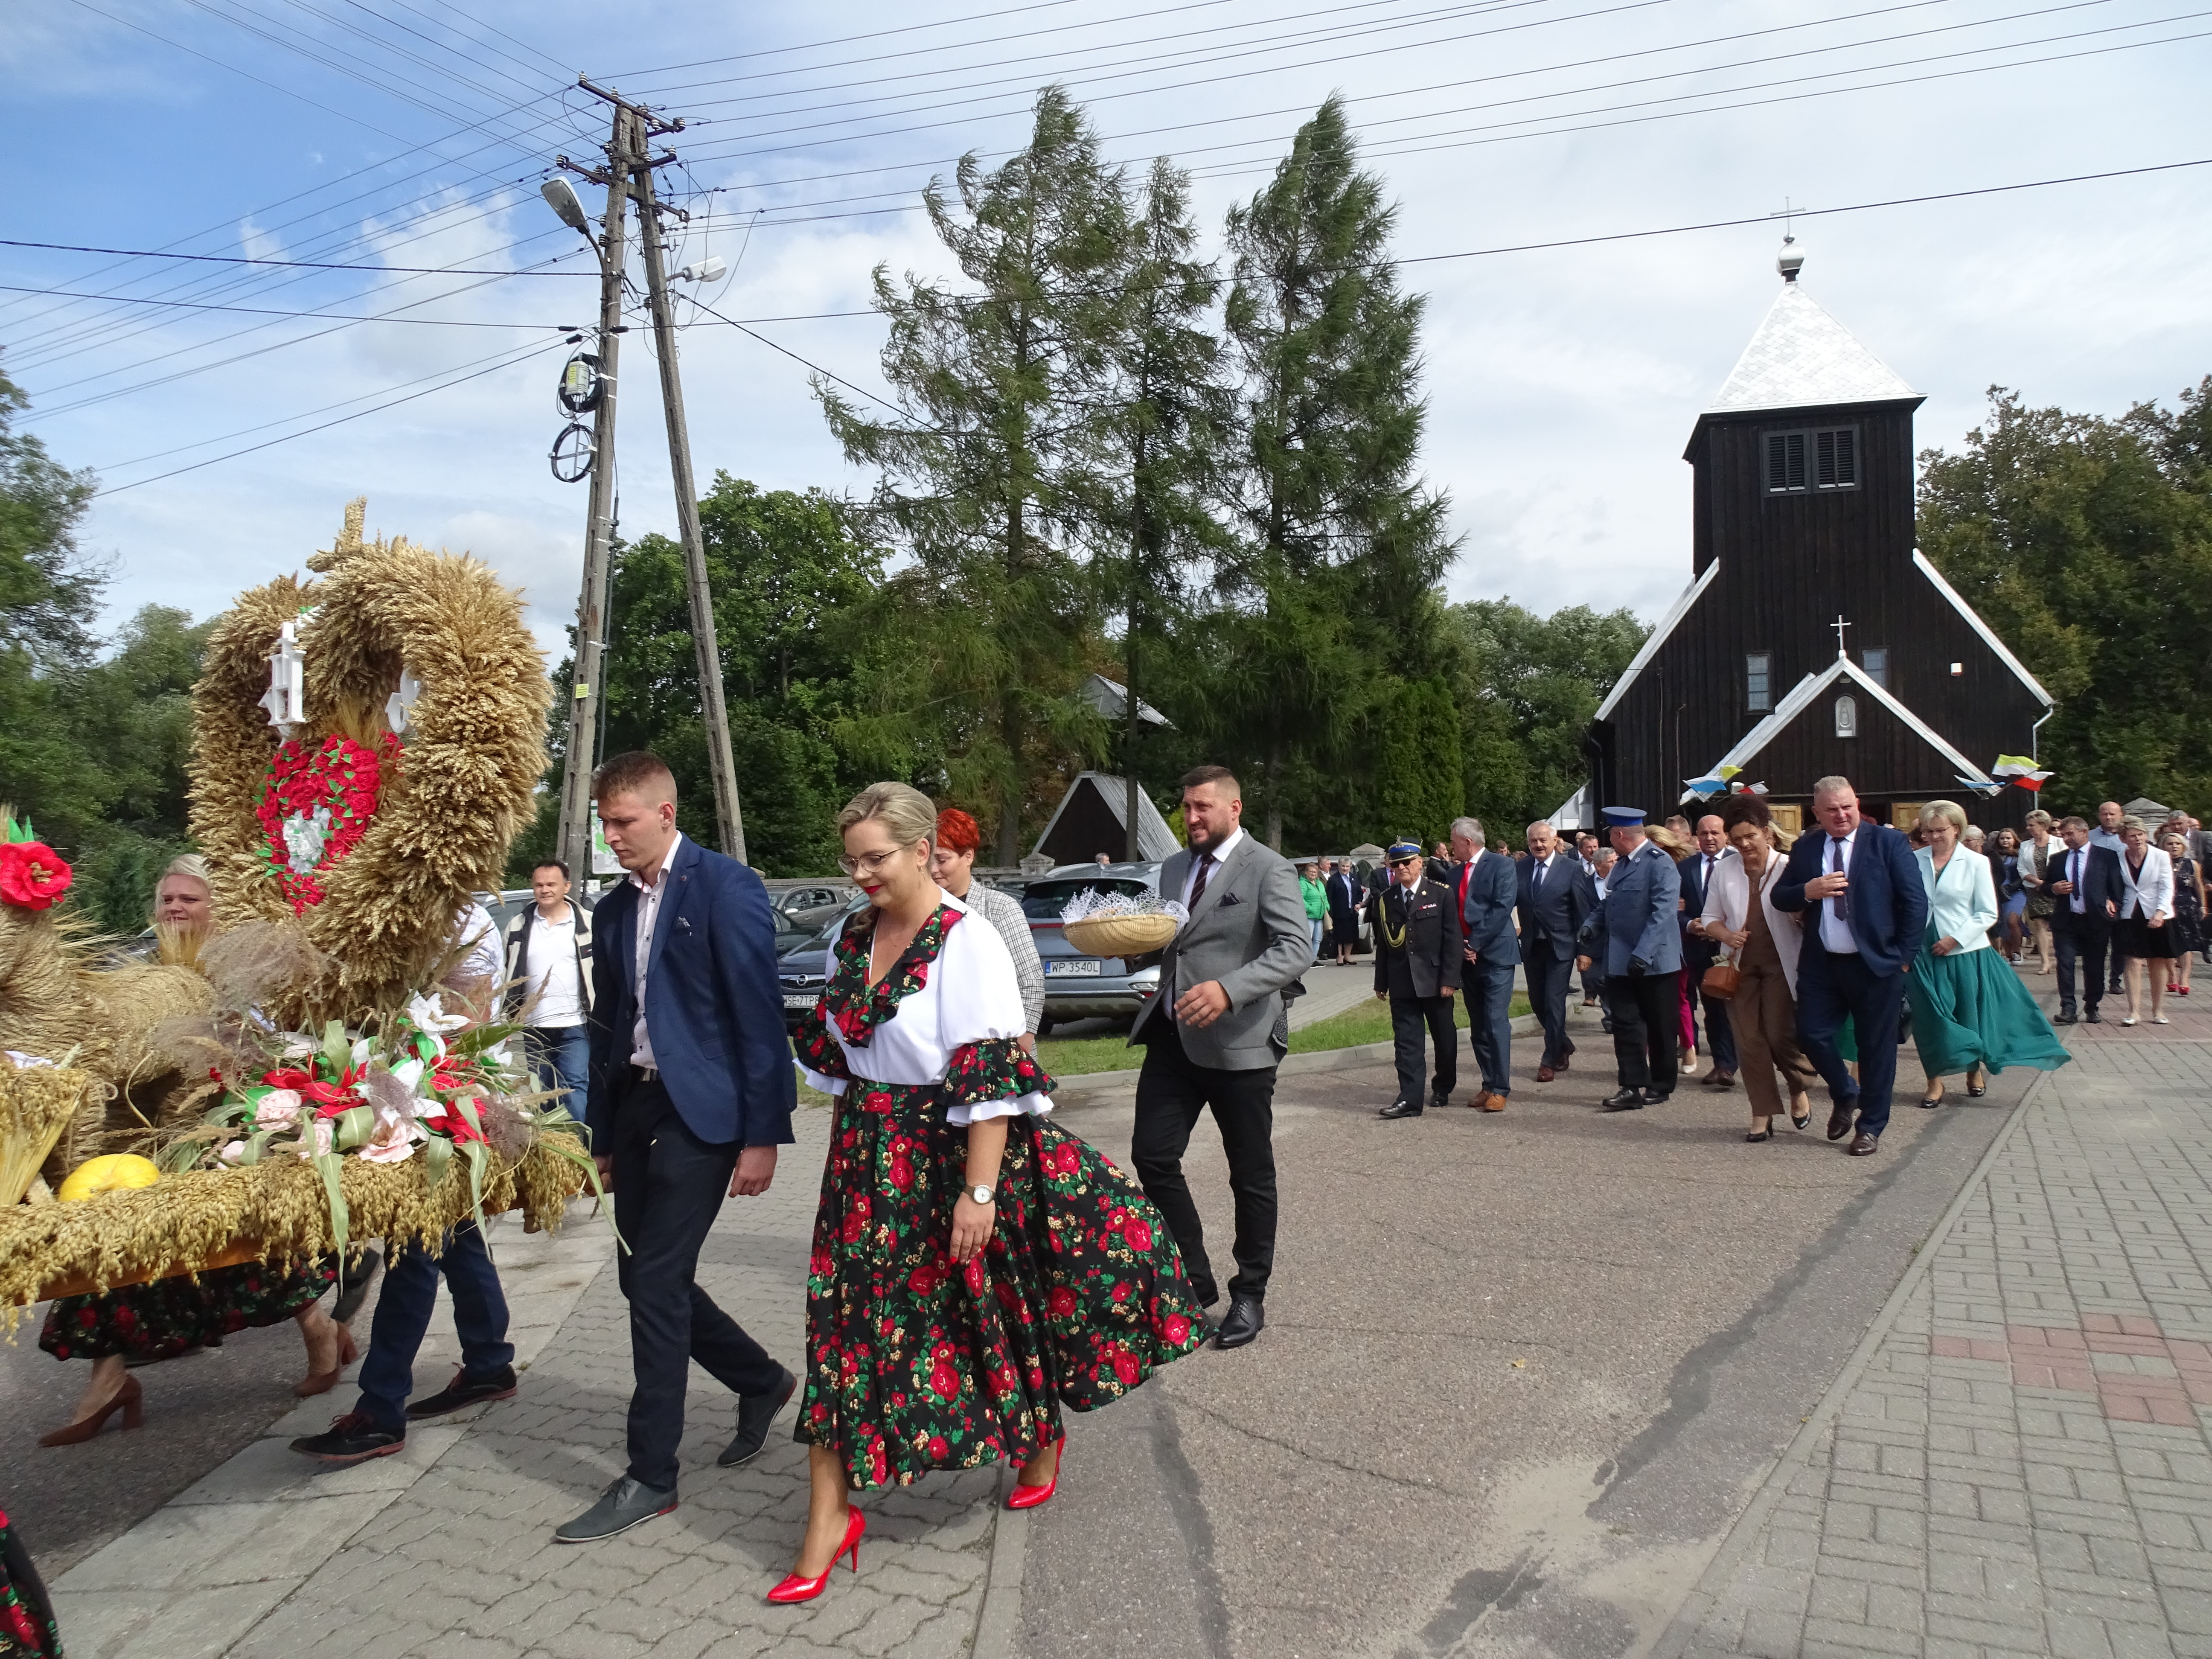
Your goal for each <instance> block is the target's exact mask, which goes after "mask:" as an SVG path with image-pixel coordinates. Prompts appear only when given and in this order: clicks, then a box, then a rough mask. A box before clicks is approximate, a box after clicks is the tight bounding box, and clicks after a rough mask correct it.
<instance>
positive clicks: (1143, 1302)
mask: <svg viewBox="0 0 2212 1659" xmlns="http://www.w3.org/2000/svg"><path fill="white" fill-rule="evenodd" d="M996 1046H998V1045H995V1044H992V1045H978V1047H996ZM1009 1046H1011V1045H1009ZM968 1052H969V1051H964V1050H963V1057H964V1056H966V1054H968ZM958 1065H959V1060H958V1059H957V1058H956V1061H955V1069H956V1072H957V1069H958ZM1030 1065H1031V1066H1032V1067H1033V1068H1034V1062H1030ZM1036 1076H1037V1079H1038V1080H1037V1081H1036V1082H1035V1083H1033V1084H1031V1085H1029V1086H1030V1087H1035V1088H1036V1089H1038V1090H1039V1091H1048V1090H1049V1089H1050V1087H1051V1081H1050V1079H1045V1078H1042V1073H1036ZM958 1087H959V1085H958V1084H957V1083H955V1084H954V1085H953V1086H952V1087H951V1088H950V1089H948V1088H945V1087H939V1086H938V1085H928V1086H924V1087H908V1086H890V1085H879V1084H872V1083H869V1082H868V1081H866V1079H859V1080H855V1081H852V1082H848V1084H847V1085H846V1088H845V1091H844V1092H843V1093H842V1094H840V1095H839V1096H838V1097H837V1116H836V1125H835V1127H834V1128H833V1130H832V1133H831V1135H830V1139H829V1163H828V1165H827V1167H826V1168H825V1169H824V1170H823V1177H822V1204H821V1208H820V1210H819V1211H818V1212H817V1216H816V1219H815V1224H814V1249H813V1255H812V1259H811V1263H810V1265H809V1271H808V1275H807V1282H806V1358H807V1376H806V1392H805V1399H804V1402H803V1404H802V1407H801V1409H800V1411H799V1426H798V1431H797V1438H798V1439H799V1440H800V1441H801V1442H804V1443H812V1444H816V1445H822V1446H828V1447H830V1448H832V1449H835V1450H836V1453H837V1455H838V1456H839V1458H840V1459H841V1460H842V1462H843V1463H844V1466H845V1478H846V1481H847V1484H848V1486H851V1487H852V1488H853V1489H854V1491H860V1490H863V1489H866V1488H867V1487H871V1486H904V1485H907V1484H908V1483H909V1482H911V1481H913V1480H915V1479H916V1478H917V1477H919V1476H921V1475H923V1474H928V1473H929V1472H930V1471H931V1470H933V1469H967V1468H976V1467H978V1466H980V1465H982V1464H985V1463H991V1462H997V1461H998V1460H1000V1459H1001V1458H1011V1459H1012V1460H1013V1461H1014V1462H1018V1463H1026V1462H1029V1460H1030V1458H1032V1457H1034V1456H1036V1454H1037V1453H1038V1452H1039V1451H1040V1450H1042V1449H1043V1448H1044V1447H1045V1446H1047V1445H1049V1444H1050V1443H1052V1442H1054V1440H1056V1439H1058V1438H1059V1437H1060V1407H1061V1406H1062V1405H1065V1406H1066V1407H1069V1408H1070V1409H1072V1410H1075V1411H1091V1410H1093V1409H1095V1408H1096V1407H1100V1406H1103V1405H1105V1404H1106V1403H1107V1402H1108V1401H1112V1400H1116V1399H1119V1398H1120V1397H1121V1395H1125V1394H1127V1392H1128V1391H1129V1390H1130V1389H1133V1388H1135V1387H1136V1386H1137V1385H1138V1384H1139V1383H1142V1382H1143V1381H1144V1380H1145V1379H1146V1377H1147V1376H1150V1375H1151V1374H1152V1371H1153V1370H1155V1369H1156V1368H1157V1367H1158V1366H1161V1365H1164V1364H1167V1363H1168V1362H1169V1361H1170V1360H1171V1359H1177V1358H1181V1357H1182V1355H1184V1354H1187V1353H1188V1352H1191V1351H1192V1350H1193V1349H1194V1348H1196V1347H1198V1346H1200V1344H1201V1343H1202V1342H1203V1341H1204V1340H1206V1329H1205V1325H1204V1323H1203V1322H1202V1320H1201V1318H1200V1307H1199V1304H1198V1302H1197V1300H1196V1298H1195V1297H1194V1296H1193V1295H1192V1293H1191V1290H1190V1286H1189V1285H1188V1282H1187V1281H1186V1280H1185V1279H1184V1278H1183V1271H1182V1257H1181V1255H1179V1254H1178V1253H1177V1251H1176V1247H1175V1243H1174V1241H1173V1240H1172V1239H1171V1238H1170V1237H1169V1235H1168V1231H1167V1229H1166V1227H1165V1226H1164V1225H1163V1224H1162V1222H1161V1220H1160V1217H1159V1212H1158V1211H1156V1210H1154V1209H1153V1208H1152V1206H1151V1205H1150V1204H1149V1203H1147V1202H1146V1200H1145V1198H1144V1195H1143V1194H1141V1193H1140V1192H1139V1190H1138V1188H1137V1186H1136V1183H1135V1182H1133V1181H1131V1180H1130V1179H1129V1177H1128V1176H1126V1175H1124V1174H1122V1173H1121V1170H1117V1169H1115V1167H1114V1165H1113V1164H1110V1163H1109V1162H1108V1161H1107V1159H1106V1158H1104V1157H1103V1155H1102V1154H1101V1153H1099V1152H1097V1150H1096V1149H1095V1148H1093V1147H1092V1146H1090V1145H1088V1144H1087V1143H1085V1142H1084V1141H1082V1140H1079V1139H1077V1138H1076V1137H1075V1136H1073V1135H1072V1134H1069V1133H1066V1131H1064V1130H1062V1129H1060V1128H1057V1127H1054V1125H1052V1124H1051V1123H1049V1122H1048V1121H1046V1120H1044V1119H1042V1118H1040V1117H1036V1116H1031V1115H1021V1116H1018V1117H1015V1118H1012V1119H1011V1120H1009V1121H1008V1122H1007V1126H1006V1156H1005V1158H1003V1159H1002V1160H1001V1162H1000V1166H999V1183H998V1201H997V1204H996V1206H995V1208H996V1210H997V1216H996V1220H995V1225H994V1227H993V1229H992V1233H991V1237H990V1240H989V1242H988V1243H987V1244H986V1245H985V1246H984V1248H983V1249H982V1250H981V1252H980V1253H979V1254H978V1255H976V1256H975V1258H974V1259H973V1260H972V1261H969V1262H968V1263H967V1264H966V1266H965V1267H962V1266H959V1265H957V1264H956V1263H955V1262H954V1261H952V1259H951V1254H950V1245H951V1235H952V1206H953V1204H954V1202H955V1200H957V1199H958V1198H959V1196H960V1194H961V1193H962V1191H963V1190H964V1188H965V1187H966V1185H967V1170H968V1135H967V1131H966V1130H965V1129H964V1128H955V1127H952V1126H951V1125H950V1124H948V1123H947V1122H946V1121H945V1104H946V1101H947V1099H948V1097H952V1096H953V1095H954V1094H955V1092H956V1091H957V1090H958ZM1027 1091H1028V1088H1027V1087H1025V1088H1024V1089H1023V1090H1022V1091H1021V1092H1027ZM1006 1093H1007V1091H1006V1090H1005V1089H1004V1088H1001V1089H1000V1091H999V1093H998V1095H997V1096H996V1097H997V1098H1005V1097H1006Z"/></svg>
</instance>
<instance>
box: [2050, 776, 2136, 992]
mask: <svg viewBox="0 0 2212 1659" xmlns="http://www.w3.org/2000/svg"><path fill="white" fill-rule="evenodd" d="M2091 833H2092V832H2091V830H2090V829H2089V825H2088V822H2087V820H2086V819H2083V818H2068V819H2067V820H2065V822H2063V823H2061V824H2060V825H2059V826H2058V834H2059V836H2060V837H2061V838H2062V839H2063V841H2064V842H2065V843H2066V846H2065V849H2064V850H2063V851H2062V852H2054V853H2053V854H2051V862H2050V863H2049V864H2048V865H2046V866H2045V867H2044V872H2043V878H2044V880H2045V882H2046V883H2048V884H2049V885H2050V888H2051V942H2052V943H2053V944H2054V945H2057V950H2058V1017H2057V1024H2061V1025H2071V1024H2074V1022H2075V1018H2076V1016H2075V1012H2074V974H2075V967H2076V965H2077V964H2078V965H2079V966H2080V967H2081V968H2084V969H2087V973H2086V974H2085V975H2084V976H2083V978H2082V981H2081V992H2082V996H2081V1006H2082V1010H2083V1012H2082V1014H2081V1016H2080V1017H2081V1018H2086V1019H2087V1021H2088V1022H2089V1024H2092V1025H2097V1024H2102V1023H2103V1021H2104V1018H2105V1017H2104V1016H2103V1015H2102V1014H2100V1013H2099V1012H2097V1006H2098V1005H2099V1004H2100V1003H2101V1002H2102V1001H2103V1000H2105V953H2106V949H2107V948H2108V947H2109V946H2110V945H2111V944H2112V922H2113V919H2114V918H2115V917H2117V916H2118V915H2119V914H2120V887H2121V883H2120V855H2119V854H2117V853H2115V852H2112V851H2111V850H2110V849H2108V848H2103V847H2098V846H2095V845H2093V843H2092V842H2091V841H2090V835H2091Z"/></svg>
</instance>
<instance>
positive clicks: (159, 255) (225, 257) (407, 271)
mask: <svg viewBox="0 0 2212 1659" xmlns="http://www.w3.org/2000/svg"><path fill="white" fill-rule="evenodd" d="M0 247H35V248H46V249H48V250H50V251H52V252H57V253H112V254H115V255H118V257H120V258H125V259H185V260H191V261H192V262H194V263H197V264H215V265H274V266H277V267H279V268H281V269H283V270H368V271H375V272H380V273H387V274H389V275H392V276H596V275H597V274H598V273H597V272H595V271H589V270H474V269H471V268H468V267H465V266H460V267H456V266H453V265H367V264H340V263H337V262H334V261H331V260H326V259H255V258H248V257H247V256H246V255H244V254H240V253H164V252H160V251H158V250H156V249H152V248H141V247H80V246H77V245H76V243H73V242H23V241H17V240H14V239H12V238H9V237H6V236H0ZM12 291H13V292H15V293H19V294H41V293H45V292H47V291H48V290H46V289H15V290H12ZM53 291H54V292H59V291H60V290H58V289H56V290H53ZM72 297H75V298H80V299H100V300H106V299H120V298H123V297H124V296H122V295H106V294H100V295H74V296H72Z"/></svg>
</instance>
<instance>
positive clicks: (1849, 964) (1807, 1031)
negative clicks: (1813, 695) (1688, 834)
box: [1774, 777, 1928, 1158]
mask: <svg viewBox="0 0 2212 1659" xmlns="http://www.w3.org/2000/svg"><path fill="white" fill-rule="evenodd" d="M1813 813H1814V817H1817V818H1818V819H1819V820H1820V829H1818V830H1815V831H1813V832H1810V833H1808V834H1807V835H1804V836H1800V837H1799V838H1798V842H1797V844H1796V846H1795V847H1793V848H1790V862H1789V863H1788V864H1787V865H1785V866H1783V871H1782V878H1781V879H1780V880H1779V881H1778V882H1776V883H1775V884H1774V908H1776V909H1778V910H1790V911H1799V912H1802V913H1803V915H1804V921H1805V944H1804V948H1803V950H1802V951H1801V952H1800V953H1799V955H1798V957H1797V1042H1798V1046H1799V1047H1801V1048H1803V1049H1804V1051H1805V1057H1806V1058H1807V1059H1808V1060H1811V1061H1812V1062H1813V1065H1814V1068H1815V1069H1817V1070H1818V1071H1819V1072H1820V1075H1821V1076H1822V1077H1824V1078H1826V1079H1827V1080H1828V1094H1829V1097H1830V1099H1831V1100H1832V1103H1833V1105H1832V1109H1831V1110H1830V1112H1829V1114H1828V1139H1831V1140H1841V1139H1843V1138H1844V1136H1845V1135H1847V1134H1850V1132H1851V1120H1852V1115H1853V1114H1854V1113H1856V1114H1857V1119H1858V1133H1857V1135H1856V1136H1855V1137H1854V1138H1853V1139H1852V1141H1851V1145H1850V1154H1851V1156H1852V1157H1853V1158H1866V1157H1869V1156H1871V1155H1872V1154H1873V1152H1875V1149H1876V1148H1877V1147H1878V1146H1880V1145H1881V1132H1882V1131H1883V1130H1884V1129H1886V1128H1887V1127H1889V1103H1890V1099H1889V1097H1890V1093H1891V1091H1892V1089H1893V1086H1894V1085H1895V1084H1896V1081H1897V1023H1898V1018H1899V1011H1900V1010H1901V1009H1902V1007H1903V1006H1904V1002H1905V974H1906V973H1907V972H1908V971H1910V970H1911V966H1912V958H1913V957H1915V956H1917V955H1918V954H1919V951H1920V945H1921V935H1922V934H1923V933H1925V932H1926V931H1927V927H1928V889H1927V887H1926V886H1925V885H1924V884H1923V883H1922V881H1921V878H1920V866H1919V864H1918V863H1917V861H1916V860H1914V858H1913V856H1912V843H1911V842H1909V841H1907V840H1906V839H1905V837H1904V836H1902V835H1900V834H1899V833H1898V832H1897V831H1896V830H1894V829H1891V828H1890V827H1889V826H1888V825H1887V824H1884V823H1874V822H1872V821H1871V820H1869V819H1866V818H1862V817H1860V816H1859V798H1858V792H1857V790H1855V789H1853V788H1852V787H1851V784H1850V779H1848V778H1840V777H1830V778H1822V779H1821V780H1820V781H1819V782H1818V783H1815V784H1814V786H1813ZM1846 1016H1849V1017H1850V1021H1851V1029H1852V1031H1853V1033H1854V1035H1855V1036H1856V1037H1857V1042H1858V1050H1859V1075H1858V1080H1857V1082H1856V1083H1855V1082H1853V1081H1852V1080H1851V1074H1850V1071H1849V1070H1847V1069H1846V1068H1845V1066H1844V1056H1843V1054H1842V1053H1841V1051H1840V1050H1838V1048H1837V1047H1836V1033H1837V1032H1838V1030H1841V1029H1842V1026H1843V1023H1844V1018H1845V1017H1846Z"/></svg>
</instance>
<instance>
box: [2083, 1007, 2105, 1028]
mask: <svg viewBox="0 0 2212 1659" xmlns="http://www.w3.org/2000/svg"><path fill="white" fill-rule="evenodd" d="M2081 1023H2082V1024H2084V1025H2102V1024H2104V1023H2105V1017H2104V1016H2103V1015H2102V1014H2100V1013H2099V1012H2097V1011H2096V1010H2095V1009H2094V1008H2092V1009H2091V1010H2090V1011H2089V1012H2087V1013H2086V1014H2084V1015H2082V1016H2081Z"/></svg>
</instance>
